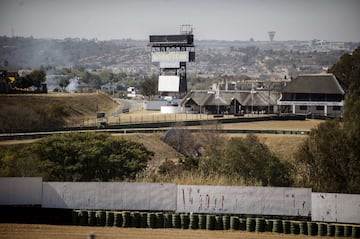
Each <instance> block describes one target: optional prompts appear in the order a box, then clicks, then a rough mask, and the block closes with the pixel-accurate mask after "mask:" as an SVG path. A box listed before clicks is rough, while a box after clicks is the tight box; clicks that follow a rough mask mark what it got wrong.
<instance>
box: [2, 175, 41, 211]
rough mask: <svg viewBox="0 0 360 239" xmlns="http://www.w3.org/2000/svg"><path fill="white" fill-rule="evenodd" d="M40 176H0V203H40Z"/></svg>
mask: <svg viewBox="0 0 360 239" xmlns="http://www.w3.org/2000/svg"><path fill="white" fill-rule="evenodd" d="M41 192H42V178H5V177H4V178H0V205H41Z"/></svg>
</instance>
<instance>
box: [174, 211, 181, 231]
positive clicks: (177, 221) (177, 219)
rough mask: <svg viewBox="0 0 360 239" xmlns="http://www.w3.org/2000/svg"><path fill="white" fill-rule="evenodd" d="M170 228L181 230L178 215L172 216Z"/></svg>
mask: <svg viewBox="0 0 360 239" xmlns="http://www.w3.org/2000/svg"><path fill="white" fill-rule="evenodd" d="M172 227H173V228H181V219H180V214H178V213H176V214H173V216H172Z"/></svg>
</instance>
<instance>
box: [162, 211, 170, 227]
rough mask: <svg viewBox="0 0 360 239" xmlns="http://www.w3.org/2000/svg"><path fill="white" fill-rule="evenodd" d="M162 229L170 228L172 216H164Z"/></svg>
mask: <svg viewBox="0 0 360 239" xmlns="http://www.w3.org/2000/svg"><path fill="white" fill-rule="evenodd" d="M164 228H172V214H168V213H166V214H164Z"/></svg>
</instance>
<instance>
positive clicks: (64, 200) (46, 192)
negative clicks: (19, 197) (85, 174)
mask: <svg viewBox="0 0 360 239" xmlns="http://www.w3.org/2000/svg"><path fill="white" fill-rule="evenodd" d="M42 206H43V207H46V208H69V209H112V210H155V211H162V210H164V211H175V210H176V185H175V184H163V183H115V182H114V183H105V182H99V183H96V182H83V183H82V182H44V183H43V196H42Z"/></svg>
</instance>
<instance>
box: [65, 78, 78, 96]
mask: <svg viewBox="0 0 360 239" xmlns="http://www.w3.org/2000/svg"><path fill="white" fill-rule="evenodd" d="M69 81H70V83H69V85H68V86H67V87H66V91H67V92H70V93H75V92H77V88H78V86H79V79H78V78H77V77H75V78H71V79H70V80H69Z"/></svg>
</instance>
